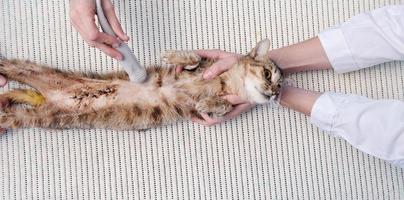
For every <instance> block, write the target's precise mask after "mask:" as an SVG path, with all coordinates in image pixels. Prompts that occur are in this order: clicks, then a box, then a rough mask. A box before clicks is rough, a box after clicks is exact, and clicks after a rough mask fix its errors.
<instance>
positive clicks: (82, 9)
mask: <svg viewBox="0 0 404 200" xmlns="http://www.w3.org/2000/svg"><path fill="white" fill-rule="evenodd" d="M109 3H110V2H109ZM70 7H71V8H70V18H71V22H72V25H73V27H74V28H75V29H76V30H77V31H78V32H79V33H80V35H81V36H82V37H83V39H84V40H85V41H86V42H87V43H88V44H89V45H90V46H92V47H96V48H98V49H100V50H101V51H102V52H104V53H105V54H107V55H108V56H110V57H112V58H115V59H117V60H122V57H123V56H122V54H121V53H120V52H119V51H117V50H116V49H114V48H116V47H118V46H119V45H120V41H119V40H118V39H117V38H115V37H113V36H110V35H108V34H106V33H102V32H100V31H99V29H98V27H97V25H96V24H95V4H94V2H92V1H83V2H81V1H80V2H79V1H73V0H72V1H70ZM112 10H113V9H112ZM113 47H114V48H113Z"/></svg>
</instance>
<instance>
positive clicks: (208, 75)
mask: <svg viewBox="0 0 404 200" xmlns="http://www.w3.org/2000/svg"><path fill="white" fill-rule="evenodd" d="M212 76H213V73H212V71H207V72H205V74H203V78H204V79H211V78H212Z"/></svg>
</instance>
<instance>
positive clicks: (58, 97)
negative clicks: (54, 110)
mask: <svg viewBox="0 0 404 200" xmlns="http://www.w3.org/2000/svg"><path fill="white" fill-rule="evenodd" d="M179 92H180V91H178V89H175V88H174V87H173V86H172V85H165V86H163V87H159V88H156V87H155V86H154V85H151V84H148V83H145V84H136V83H131V82H128V81H122V80H114V81H102V82H96V83H92V82H89V83H84V84H77V85H73V86H71V87H70V88H68V89H64V90H52V91H48V92H47V93H46V94H45V98H46V99H47V101H48V102H50V103H52V104H53V105H55V106H57V107H59V108H61V109H62V110H65V111H69V112H85V111H91V110H99V109H103V108H106V107H109V106H111V105H129V104H131V105H137V106H140V107H142V106H143V105H144V106H146V105H147V106H151V105H159V104H161V99H162V98H165V99H168V100H170V101H172V99H170V98H172V97H173V96H174V95H173V94H176V95H175V96H178V93H179Z"/></svg>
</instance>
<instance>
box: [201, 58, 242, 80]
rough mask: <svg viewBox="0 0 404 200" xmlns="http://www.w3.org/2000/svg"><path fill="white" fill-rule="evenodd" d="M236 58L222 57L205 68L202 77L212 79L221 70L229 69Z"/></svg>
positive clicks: (221, 71) (220, 72)
mask: <svg viewBox="0 0 404 200" xmlns="http://www.w3.org/2000/svg"><path fill="white" fill-rule="evenodd" d="M237 60H238V59H237V58H232V57H229V58H224V59H221V60H218V61H217V62H215V63H214V64H213V65H212V66H210V67H209V68H208V69H206V70H205V72H204V73H203V78H204V79H212V78H215V77H216V76H218V75H220V74H222V73H223V72H225V71H227V70H229V69H230V68H231V67H232V66H233V64H234V63H236V62H237Z"/></svg>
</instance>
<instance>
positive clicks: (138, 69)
mask: <svg viewBox="0 0 404 200" xmlns="http://www.w3.org/2000/svg"><path fill="white" fill-rule="evenodd" d="M95 3H96V8H97V17H98V22H99V23H100V25H101V28H102V30H103V31H104V32H105V33H107V34H108V35H111V36H114V37H116V35H115V32H114V31H113V30H112V28H111V26H110V25H109V23H108V20H107V18H106V17H105V15H104V10H103V8H102V3H101V0H95ZM116 50H118V51H119V52H121V54H122V55H123V60H122V61H120V62H119V63H120V64H121V65H122V66H123V68H124V69H125V71H126V73H127V74H128V76H129V79H130V81H132V82H136V83H141V82H143V81H145V80H146V78H147V73H146V69H145V68H144V67H142V66H141V65H140V64H139V62H138V61H137V59H136V56H135V55H134V54H133V52H132V50H131V49H130V48H129V46H128V45H127V44H126V43H124V42H122V43H121V45H120V46H119V47H118V48H116Z"/></svg>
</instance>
